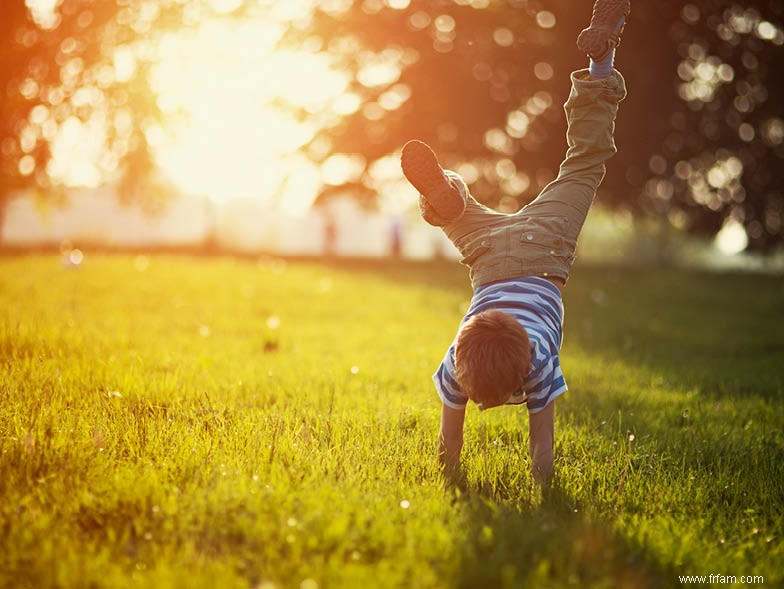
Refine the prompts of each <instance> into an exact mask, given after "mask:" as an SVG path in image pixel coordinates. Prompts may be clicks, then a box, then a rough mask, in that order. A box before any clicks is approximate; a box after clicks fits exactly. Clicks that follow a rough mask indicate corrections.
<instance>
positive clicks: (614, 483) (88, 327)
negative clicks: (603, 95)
mask: <svg viewBox="0 0 784 589" xmlns="http://www.w3.org/2000/svg"><path fill="white" fill-rule="evenodd" d="M145 262H146V263H145ZM470 294H471V293H470V289H469V287H468V281H467V278H466V276H465V272H464V270H463V269H462V268H461V267H459V266H458V265H456V264H455V265H446V264H436V263H433V264H429V263H428V264H413V263H412V264H405V263H395V264H391V265H382V264H380V263H378V264H374V263H369V262H365V263H358V262H355V263H348V262H343V263H335V264H330V265H322V264H317V263H306V262H296V263H294V262H289V263H285V262H282V261H275V260H262V261H260V262H257V261H256V260H253V261H250V260H234V259H222V258H208V259H199V258H190V257H174V256H172V257H166V256H161V257H152V258H150V259H149V260H147V259H141V258H134V257H132V256H90V255H88V256H87V258H86V259H85V261H84V263H83V264H82V267H80V268H76V269H68V268H64V267H62V265H61V264H60V261H59V259H58V258H57V257H54V256H45V255H38V256H18V257H16V256H7V257H0V362H2V373H0V498H1V499H2V501H1V502H0V585H2V586H6V587H112V588H114V587H156V588H158V587H188V588H194V587H205V588H206V587H220V588H224V587H253V588H259V589H261V588H263V589H269V588H272V587H295V588H302V589H315V588H316V587H327V588H329V587H521V586H530V587H566V586H570V587H608V588H610V587H613V588H614V587H634V588H645V587H673V586H679V585H680V584H681V582H679V579H678V575H709V574H721V575H727V576H729V575H736V576H737V577H738V579H739V578H740V576H741V575H759V576H762V577H764V585H763V586H766V587H771V586H777V585H778V586H781V585H782V583H784V566H782V563H784V544H782V533H784V517H783V515H782V511H783V507H784V501H783V500H784V434H783V433H782V427H783V426H784V411H783V410H782V399H783V398H784V280H782V279H781V278H780V277H765V276H754V275H712V274H695V273H693V272H685V271H680V270H668V269H660V270H639V269H619V268H615V269H613V268H610V269H608V268H593V267H578V268H576V269H575V271H574V273H573V275H572V279H571V281H570V283H569V285H568V287H567V289H566V296H565V306H566V327H565V340H564V347H563V350H562V365H563V366H564V370H565V373H566V377H567V382H568V383H569V385H570V392H569V393H567V395H566V396H564V397H563V398H562V399H561V400H559V402H558V410H557V416H556V482H555V484H554V486H553V488H552V489H551V491H549V492H548V493H546V494H544V495H542V494H541V493H539V492H537V491H536V490H535V489H534V487H533V484H532V480H531V477H530V474H529V465H528V458H527V456H526V448H527V418H526V414H525V412H524V411H520V410H519V409H517V408H500V409H496V410H492V411H488V412H485V413H482V414H480V413H479V412H478V411H477V410H476V409H475V408H470V409H469V412H468V416H467V420H466V421H467V423H466V445H465V448H464V463H465V469H466V476H467V481H468V482H467V488H465V489H463V490H462V491H459V490H455V489H452V488H445V486H444V484H443V482H442V481H441V479H440V477H439V475H438V471H437V469H436V464H435V460H434V447H435V435H436V430H437V426H438V419H439V414H440V411H439V402H438V399H437V397H436V395H435V392H434V390H433V387H432V384H431V381H430V375H431V373H432V371H433V370H434V368H435V367H436V366H437V364H438V362H439V361H440V358H441V357H442V355H443V353H444V350H445V349H446V347H447V346H448V344H449V342H450V341H451V339H452V337H453V335H454V330H455V327H456V326H457V323H458V322H459V320H460V318H461V315H462V312H463V311H464V310H465V308H466V305H467V303H468V300H469V298H470ZM738 585H739V586H741V585H740V583H738ZM684 586H689V585H684Z"/></svg>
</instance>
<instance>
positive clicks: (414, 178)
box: [401, 140, 501, 241]
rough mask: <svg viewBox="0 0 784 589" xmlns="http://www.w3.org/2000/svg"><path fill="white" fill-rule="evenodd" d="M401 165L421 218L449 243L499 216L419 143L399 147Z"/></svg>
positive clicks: (458, 176) (425, 145) (430, 150)
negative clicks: (441, 232) (439, 230)
mask: <svg viewBox="0 0 784 589" xmlns="http://www.w3.org/2000/svg"><path fill="white" fill-rule="evenodd" d="M401 166H402V168H403V173H404V174H405V176H406V178H407V179H408V181H409V182H411V184H412V185H413V186H414V188H416V189H417V190H418V191H419V194H420V198H419V209H420V211H421V213H422V217H423V218H424V219H425V221H427V222H428V223H430V224H431V225H434V226H435V227H441V228H442V229H443V230H444V232H445V233H446V234H447V236H449V238H450V239H452V241H455V239H457V238H459V237H462V236H463V235H466V234H468V233H470V232H471V231H474V230H476V229H478V228H480V227H482V226H484V225H485V224H486V223H487V220H488V216H493V215H495V216H497V215H500V214H501V213H497V212H496V211H493V210H491V209H488V208H487V207H486V206H484V205H482V204H480V203H479V202H477V200H476V199H475V198H474V197H473V196H471V193H470V192H469V191H468V186H467V185H466V183H465V181H464V180H463V179H462V178H461V177H460V175H459V174H457V173H456V172H452V171H451V170H444V169H443V168H442V167H441V165H440V164H439V163H438V158H437V157H436V155H435V153H433V150H432V149H430V147H429V146H428V145H427V144H425V143H423V142H421V141H417V140H412V141H409V142H408V143H406V144H405V145H404V146H403V154H402V157H401Z"/></svg>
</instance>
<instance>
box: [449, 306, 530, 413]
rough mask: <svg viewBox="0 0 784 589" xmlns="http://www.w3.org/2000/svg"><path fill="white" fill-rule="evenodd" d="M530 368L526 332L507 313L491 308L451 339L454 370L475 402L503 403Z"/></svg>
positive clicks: (520, 383)
mask: <svg viewBox="0 0 784 589" xmlns="http://www.w3.org/2000/svg"><path fill="white" fill-rule="evenodd" d="M530 369H531V348H530V345H529V342H528V333H526V331H525V328H524V327H523V326H522V325H520V323H518V322H517V320H515V318H514V317H512V316H511V315H509V314H508V313H504V312H502V311H497V310H494V309H491V310H489V311H484V312H482V313H478V314H477V315H474V316H473V317H471V319H469V320H468V321H467V322H466V323H465V325H463V328H462V329H461V330H460V333H459V334H458V336H457V342H456V343H455V370H456V372H457V378H458V381H459V382H460V386H461V387H462V388H463V392H464V393H465V394H466V395H468V398H469V399H471V400H472V401H474V402H475V403H481V404H482V405H483V406H484V407H495V406H496V405H502V404H504V403H506V401H507V400H509V397H510V396H511V395H512V393H513V392H515V391H516V390H517V389H518V388H519V387H520V385H522V384H523V381H524V380H525V377H526V376H527V375H528V372H529V371H530Z"/></svg>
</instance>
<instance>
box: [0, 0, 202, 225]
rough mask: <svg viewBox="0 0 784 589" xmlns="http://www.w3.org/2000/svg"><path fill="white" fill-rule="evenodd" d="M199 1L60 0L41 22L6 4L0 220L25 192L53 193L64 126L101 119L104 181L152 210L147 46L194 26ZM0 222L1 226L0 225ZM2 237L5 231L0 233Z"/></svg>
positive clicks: (0, 45) (18, 2)
mask: <svg viewBox="0 0 784 589" xmlns="http://www.w3.org/2000/svg"><path fill="white" fill-rule="evenodd" d="M197 4H199V5H200V3H199V2H197V1H196V0H193V1H192V2H179V1H177V0H161V1H159V2H126V1H123V0H102V1H101V2H93V1H91V0H63V1H62V2H61V3H60V4H59V6H58V8H57V11H56V12H55V13H54V14H53V15H50V16H51V18H49V19H47V20H44V19H42V18H41V16H40V15H38V18H37V19H36V15H34V14H33V13H32V12H31V10H30V9H29V8H28V6H27V4H26V2H25V0H6V1H5V2H4V5H3V18H2V20H0V149H1V150H2V156H3V157H2V163H1V164H0V221H2V213H3V210H4V208H5V205H6V203H7V202H8V200H9V199H10V198H11V197H12V196H13V195H14V194H15V193H16V192H17V191H19V190H20V189H30V188H33V189H40V191H41V193H42V194H46V195H52V194H53V193H54V192H56V188H57V186H56V184H55V183H54V182H53V178H52V174H51V173H50V170H49V163H50V161H51V156H52V153H51V145H52V141H53V139H54V138H55V137H56V135H57V133H58V130H59V129H60V128H61V127H62V126H63V125H65V124H67V123H69V122H74V121H77V120H78V121H81V122H86V121H89V120H90V119H91V118H92V117H100V118H101V119H102V121H104V125H103V128H104V135H105V137H104V139H105V157H104V158H102V161H101V162H100V166H101V171H102V172H103V173H104V176H105V178H106V179H112V178H114V179H116V180H117V181H118V186H119V193H120V197H121V198H123V199H124V200H128V201H130V200H133V201H136V202H140V203H141V204H142V205H143V206H146V207H156V206H158V205H159V203H160V200H161V198H162V195H160V194H158V193H156V192H155V191H154V190H153V188H154V184H153V183H152V182H151V178H152V172H153V171H154V169H155V162H154V158H153V156H152V154H151V152H150V148H149V145H148V141H147V137H146V133H147V132H148V131H149V129H150V128H151V127H153V126H154V125H156V124H158V123H159V120H160V111H159V110H158V107H157V103H156V100H155V95H154V93H153V92H152V91H151V89H150V84H149V71H150V65H151V62H152V59H153V56H152V54H151V51H150V50H149V47H150V46H151V43H152V42H153V41H154V40H155V39H156V38H157V37H158V36H159V35H162V34H164V33H165V32H166V31H170V30H173V29H176V28H177V27H179V26H182V25H183V23H186V24H187V23H188V20H189V18H190V19H191V20H192V19H193V18H195V17H194V16H191V17H189V16H188V11H189V10H192V9H193V7H194V6H195V5H197ZM0 227H2V222H0ZM0 237H1V236H0Z"/></svg>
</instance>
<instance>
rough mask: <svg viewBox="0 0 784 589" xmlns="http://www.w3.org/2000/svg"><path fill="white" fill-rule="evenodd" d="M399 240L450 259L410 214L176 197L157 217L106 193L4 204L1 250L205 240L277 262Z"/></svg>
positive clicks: (410, 253)
mask: <svg viewBox="0 0 784 589" xmlns="http://www.w3.org/2000/svg"><path fill="white" fill-rule="evenodd" d="M396 235H397V236H399V238H398V239H399V253H400V255H402V256H403V257H407V258H416V259H427V258H432V257H435V256H446V257H452V258H456V257H457V251H456V250H455V248H454V247H453V246H452V244H451V243H449V241H448V240H447V239H446V237H444V235H443V234H442V233H441V231H440V230H438V229H436V228H433V227H430V226H429V225H427V224H426V223H424V222H423V221H422V219H421V218H420V217H419V215H418V213H417V211H412V212H411V213H410V214H408V215H405V216H392V215H385V214H382V213H378V212H369V211H365V210H363V209H361V208H360V207H359V206H358V205H357V204H356V203H355V202H354V201H352V200H350V199H348V198H345V199H337V200H336V201H334V202H332V203H331V204H330V205H329V206H328V207H323V208H319V209H313V210H310V211H308V212H307V213H304V214H302V215H287V214H283V213H280V212H278V211H276V210H273V209H270V208H269V207H265V206H264V205H263V203H260V202H258V201H254V200H251V199H237V200H231V201H227V202H225V203H214V202H211V201H208V200H205V199H200V198H194V197H187V196H178V197H175V198H173V199H172V200H171V201H170V203H169V205H168V207H167V208H166V210H165V211H163V212H162V213H161V214H157V215H150V214H148V213H145V212H144V211H142V210H141V209H140V208H139V207H137V206H125V205H122V204H120V203H119V202H118V201H117V199H116V198H114V196H113V194H112V193H111V191H109V190H108V189H107V190H101V189H97V190H74V191H72V192H71V193H69V195H68V199H67V204H66V205H64V206H59V205H56V204H52V203H51V202H48V201H37V200H36V199H35V198H33V197H29V196H20V197H17V198H13V199H11V200H10V201H9V202H8V204H7V207H6V211H5V219H4V224H3V228H2V239H3V243H5V244H8V245H14V246H36V245H51V244H55V245H56V244H59V243H61V242H63V241H66V240H70V241H72V242H74V243H76V244H78V243H80V242H82V243H90V244H104V245H107V246H112V247H161V246H163V247H171V246H186V247H187V246H199V245H201V244H203V243H205V240H207V239H208V238H209V237H210V236H214V238H215V241H216V242H217V243H218V245H220V246H223V247H226V248H228V249H231V250H234V251H242V252H248V253H254V252H264V253H272V254H279V255H304V256H318V255H325V254H332V255H336V256H364V257H384V256H388V255H392V254H393V253H394V250H395V247H394V243H395V241H396V237H395V236H396Z"/></svg>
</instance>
